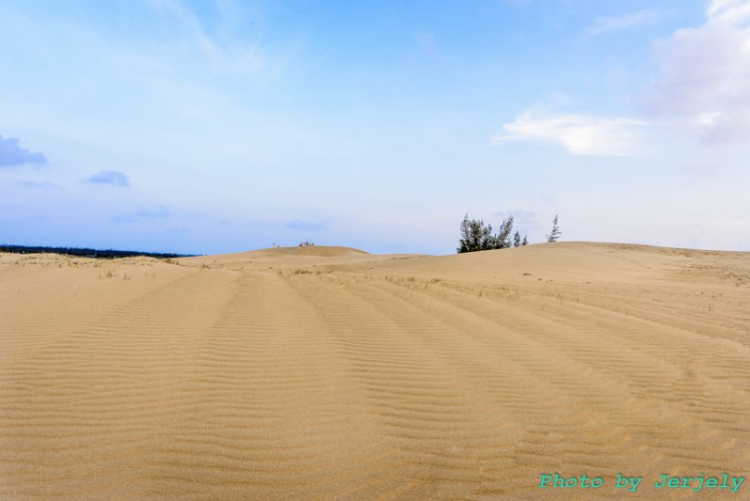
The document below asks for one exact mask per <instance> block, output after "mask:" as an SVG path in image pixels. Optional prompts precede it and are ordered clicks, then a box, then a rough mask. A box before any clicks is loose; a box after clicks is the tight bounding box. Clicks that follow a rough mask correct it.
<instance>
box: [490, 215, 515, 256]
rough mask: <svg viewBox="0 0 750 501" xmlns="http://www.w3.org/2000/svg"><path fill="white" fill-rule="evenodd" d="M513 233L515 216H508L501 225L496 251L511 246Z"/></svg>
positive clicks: (496, 238)
mask: <svg viewBox="0 0 750 501" xmlns="http://www.w3.org/2000/svg"><path fill="white" fill-rule="evenodd" d="M512 232H513V216H508V218H507V219H503V222H502V223H500V229H499V230H498V233H497V236H496V237H495V247H494V248H495V249H507V248H508V247H510V246H511V240H510V239H511V233H512Z"/></svg>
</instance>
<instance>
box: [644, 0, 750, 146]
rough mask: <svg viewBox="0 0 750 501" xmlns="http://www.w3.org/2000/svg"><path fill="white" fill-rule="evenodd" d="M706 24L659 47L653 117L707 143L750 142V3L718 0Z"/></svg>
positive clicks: (649, 102) (649, 106)
mask: <svg viewBox="0 0 750 501" xmlns="http://www.w3.org/2000/svg"><path fill="white" fill-rule="evenodd" d="M706 17H707V20H706V23H705V24H704V25H703V26H701V27H699V28H689V29H682V30H679V31H677V32H675V33H674V34H673V35H672V36H671V37H670V38H669V39H667V40H663V41H660V42H657V43H656V44H655V45H654V59H655V64H656V67H657V77H656V79H655V80H654V81H653V82H652V83H651V84H650V85H649V86H648V87H647V88H646V89H645V90H644V93H643V102H644V104H645V107H646V110H647V112H648V113H650V114H651V115H652V116H654V117H656V118H658V119H661V120H665V121H668V122H671V123H672V124H673V125H674V126H675V127H677V128H680V129H683V130H687V131H688V132H689V133H691V134H694V135H697V136H698V137H700V138H701V139H702V140H703V141H705V142H729V141H738V140H747V139H750V0H714V1H713V2H712V3H711V4H710V6H709V7H708V9H707V12H706Z"/></svg>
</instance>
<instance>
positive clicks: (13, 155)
mask: <svg viewBox="0 0 750 501" xmlns="http://www.w3.org/2000/svg"><path fill="white" fill-rule="evenodd" d="M46 163H47V158H46V157H45V156H44V155H42V154H41V153H33V152H31V151H30V150H29V149H28V148H24V147H22V146H21V145H20V144H19V141H18V139H17V138H15V137H9V138H7V139H6V138H4V137H3V136H0V167H12V166H15V165H26V164H37V165H43V164H46Z"/></svg>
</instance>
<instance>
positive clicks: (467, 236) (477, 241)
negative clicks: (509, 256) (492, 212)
mask: <svg viewBox="0 0 750 501" xmlns="http://www.w3.org/2000/svg"><path fill="white" fill-rule="evenodd" d="M459 231H460V234H461V238H460V239H459V241H458V248H457V249H456V250H457V251H458V252H459V253H463V252H476V251H481V250H489V249H493V248H494V247H495V237H493V236H492V226H491V225H485V224H484V221H482V220H479V219H469V215H468V214H466V215H465V216H464V219H463V221H461V226H460V227H459Z"/></svg>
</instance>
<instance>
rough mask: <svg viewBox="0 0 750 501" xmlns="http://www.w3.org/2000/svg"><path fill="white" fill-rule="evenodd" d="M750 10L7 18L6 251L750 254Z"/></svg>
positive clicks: (516, 3) (26, 14) (34, 2)
mask: <svg viewBox="0 0 750 501" xmlns="http://www.w3.org/2000/svg"><path fill="white" fill-rule="evenodd" d="M748 159H750V0H648V1H645V0H472V1H471V2H466V1H463V0H444V1H435V0H414V1H410V2H401V1H386V0H378V1H364V0H363V1H357V2H333V1H320V0H315V1H313V0H310V1H305V0H298V1H286V0H269V1H262V0H258V1H255V0H248V1H243V0H109V1H107V2H101V1H100V0H74V1H70V2H56V1H51V0H49V1H42V0H17V1H16V0H7V1H3V2H0V243H6V244H17V245H46V246H78V247H95V248H115V249H124V250H141V251H152V252H179V253H196V254H213V253H226V252H239V251H245V250H252V249H260V248H266V247H270V246H271V245H273V244H277V245H297V244H298V243H299V242H301V241H303V240H308V241H311V242H314V243H316V244H317V245H343V246H351V247H357V248H361V249H363V250H367V251H370V252H378V253H384V252H385V253H401V252H408V253H428V254H450V253H453V252H455V250H456V246H457V243H458V236H459V234H458V228H459V224H460V222H461V220H462V219H463V217H464V215H465V214H468V215H469V217H470V218H476V219H482V220H484V221H485V222H486V223H490V224H492V225H493V227H494V228H497V227H498V226H499V224H500V223H501V221H502V220H503V219H504V218H506V217H508V216H510V215H513V217H514V220H515V228H516V229H517V230H519V231H520V232H521V234H522V235H524V234H527V235H528V239H529V241H530V242H531V243H540V242H543V241H545V235H546V234H547V233H549V232H550V229H551V221H552V219H553V218H554V216H555V215H556V214H557V215H559V224H560V229H561V231H562V238H561V241H600V242H623V243H639V244H649V245H661V246H673V247H687V248H699V249H719V250H744V251H750V196H748V191H750V190H748V188H750V164H749V163H748Z"/></svg>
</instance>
